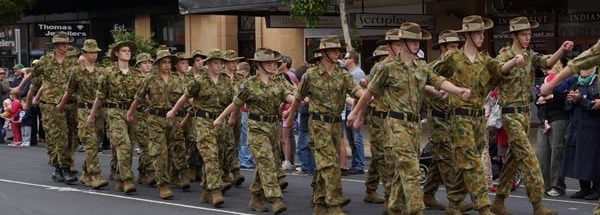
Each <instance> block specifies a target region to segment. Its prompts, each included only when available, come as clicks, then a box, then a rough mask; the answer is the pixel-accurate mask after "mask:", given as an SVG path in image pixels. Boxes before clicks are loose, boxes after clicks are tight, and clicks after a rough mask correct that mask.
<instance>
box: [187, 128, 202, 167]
mask: <svg viewBox="0 0 600 215" xmlns="http://www.w3.org/2000/svg"><path fill="white" fill-rule="evenodd" d="M195 120H196V119H195V117H190V120H189V122H188V124H187V126H186V128H184V132H183V137H184V138H185V144H186V148H187V157H188V159H187V162H188V165H189V166H190V169H192V168H195V167H202V158H201V157H200V152H198V147H196V145H197V143H196V139H197V138H196V122H194V121H195Z"/></svg>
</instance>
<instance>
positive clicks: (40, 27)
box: [34, 23, 90, 37]
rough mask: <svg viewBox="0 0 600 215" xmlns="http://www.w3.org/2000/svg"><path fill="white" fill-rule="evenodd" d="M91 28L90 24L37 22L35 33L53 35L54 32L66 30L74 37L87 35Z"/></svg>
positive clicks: (41, 35) (37, 35)
mask: <svg viewBox="0 0 600 215" xmlns="http://www.w3.org/2000/svg"><path fill="white" fill-rule="evenodd" d="M89 29H90V25H89V24H63V23H37V24H36V25H35V33H34V35H35V36H36V37H52V36H53V35H54V33H56V32H58V31H64V32H67V34H68V35H69V36H72V37H87V36H88V35H89Z"/></svg>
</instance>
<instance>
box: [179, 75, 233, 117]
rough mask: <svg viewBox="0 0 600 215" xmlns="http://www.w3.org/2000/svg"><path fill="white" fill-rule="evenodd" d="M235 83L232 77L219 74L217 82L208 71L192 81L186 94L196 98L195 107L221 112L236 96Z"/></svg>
mask: <svg viewBox="0 0 600 215" xmlns="http://www.w3.org/2000/svg"><path fill="white" fill-rule="evenodd" d="M233 88H234V85H233V84H232V80H231V78H229V77H227V75H225V74H219V79H218V80H217V83H216V84H215V83H214V82H212V80H211V79H210V77H209V72H206V73H204V74H202V75H200V76H198V77H196V78H195V79H194V81H192V82H190V84H189V85H188V86H187V88H186V89H185V94H186V95H188V96H190V97H192V98H194V104H193V105H194V108H197V109H199V110H203V111H208V112H212V113H221V112H222V111H223V110H224V109H225V108H226V107H227V106H228V105H229V104H231V101H233V97H234V94H233V92H234V89H233Z"/></svg>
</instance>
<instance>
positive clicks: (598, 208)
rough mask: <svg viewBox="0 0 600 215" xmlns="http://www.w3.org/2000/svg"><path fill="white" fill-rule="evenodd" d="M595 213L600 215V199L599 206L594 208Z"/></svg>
mask: <svg viewBox="0 0 600 215" xmlns="http://www.w3.org/2000/svg"><path fill="white" fill-rule="evenodd" d="M594 215H600V201H598V206H596V208H594Z"/></svg>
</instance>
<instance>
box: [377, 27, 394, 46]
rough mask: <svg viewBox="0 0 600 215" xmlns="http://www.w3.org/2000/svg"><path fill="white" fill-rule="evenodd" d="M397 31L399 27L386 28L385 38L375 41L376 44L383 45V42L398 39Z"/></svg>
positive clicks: (386, 42)
mask: <svg viewBox="0 0 600 215" xmlns="http://www.w3.org/2000/svg"><path fill="white" fill-rule="evenodd" d="M399 31H400V29H398V28H394V29H390V30H388V31H387V32H385V38H384V39H383V40H378V41H377V42H376V44H377V45H384V44H388V43H391V42H394V41H398V40H400V37H398V32H399Z"/></svg>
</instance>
